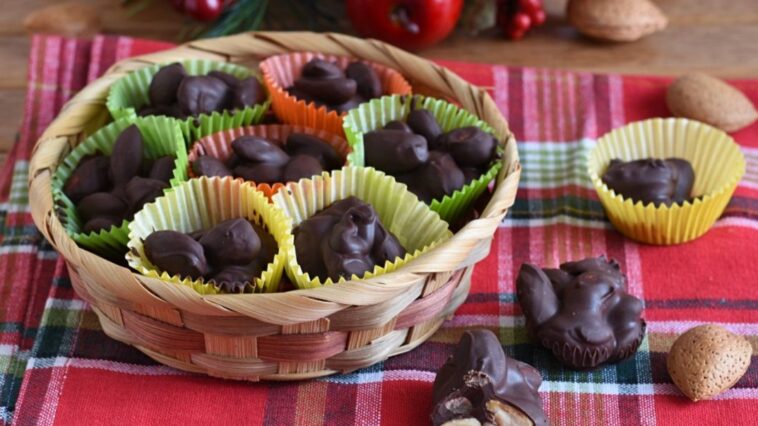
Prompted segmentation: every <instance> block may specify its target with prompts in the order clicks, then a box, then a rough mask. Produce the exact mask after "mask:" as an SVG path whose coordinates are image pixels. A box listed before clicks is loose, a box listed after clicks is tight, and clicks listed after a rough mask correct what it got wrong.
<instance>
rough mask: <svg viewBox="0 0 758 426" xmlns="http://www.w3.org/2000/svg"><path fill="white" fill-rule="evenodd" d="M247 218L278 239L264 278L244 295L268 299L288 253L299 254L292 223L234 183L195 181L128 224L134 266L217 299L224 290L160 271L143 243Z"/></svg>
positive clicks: (128, 257) (250, 189)
mask: <svg viewBox="0 0 758 426" xmlns="http://www.w3.org/2000/svg"><path fill="white" fill-rule="evenodd" d="M235 218H245V219H248V220H250V221H252V222H253V223H255V224H257V225H260V226H263V227H264V228H266V229H267V230H268V232H269V233H270V234H271V235H272V236H273V237H274V240H276V243H277V245H278V246H279V250H278V252H277V254H276V255H275V256H274V259H273V260H272V261H271V263H269V264H268V267H267V268H266V270H265V271H264V272H263V273H262V274H261V276H260V277H256V278H255V279H254V280H253V282H251V283H250V285H249V286H248V287H247V288H246V289H245V292H253V293H269V292H274V291H276V290H277V289H278V286H279V282H280V281H281V278H282V272H283V270H284V265H285V258H286V256H287V253H289V252H291V251H294V238H293V236H292V232H291V231H292V221H291V220H290V219H289V218H288V217H287V216H285V214H284V212H283V211H282V210H281V209H279V208H277V207H276V206H274V205H272V204H271V203H269V201H268V198H266V196H265V195H264V194H263V193H262V192H260V191H258V190H257V189H255V187H254V186H253V185H251V184H249V183H245V182H242V181H240V180H238V179H232V178H207V177H200V178H195V179H190V180H188V181H187V182H185V183H183V184H181V185H179V186H177V187H175V188H174V190H173V191H172V192H170V193H168V194H166V195H164V196H163V197H160V198H158V199H157V200H155V202H153V203H150V204H147V205H145V207H144V208H143V209H142V210H141V211H139V212H138V213H137V214H136V215H135V216H134V220H133V221H132V223H130V224H129V243H128V244H127V247H128V248H129V251H128V252H127V254H126V260H127V261H128V263H129V266H131V267H132V268H134V269H135V270H137V271H139V272H140V273H141V274H143V275H146V276H148V277H153V278H159V279H161V280H163V281H166V282H168V283H175V284H180V285H186V286H189V287H192V288H193V289H195V291H197V292H198V293H201V294H218V293H220V291H219V289H218V288H216V286H215V285H213V284H211V283H206V282H205V281H204V280H202V279H199V280H193V279H191V278H181V277H179V276H177V275H170V274H168V273H166V272H161V271H159V270H158V269H157V268H156V267H155V265H153V264H152V263H151V262H150V261H149V260H148V259H147V256H146V255H145V250H144V246H143V242H144V240H145V238H147V236H148V235H150V234H151V233H153V232H154V231H159V230H174V231H179V232H185V233H189V232H194V231H199V230H203V229H208V228H210V227H212V226H214V225H216V224H218V223H220V222H222V221H224V220H227V219H235Z"/></svg>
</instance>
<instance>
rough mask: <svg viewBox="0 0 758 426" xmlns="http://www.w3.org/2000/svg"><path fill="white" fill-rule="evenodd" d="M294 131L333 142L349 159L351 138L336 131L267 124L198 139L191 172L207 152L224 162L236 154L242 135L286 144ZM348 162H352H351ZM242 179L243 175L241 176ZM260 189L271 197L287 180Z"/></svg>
mask: <svg viewBox="0 0 758 426" xmlns="http://www.w3.org/2000/svg"><path fill="white" fill-rule="evenodd" d="M290 133H306V134H309V135H312V136H316V137H318V138H321V139H323V140H324V141H325V142H327V143H328V144H329V145H331V146H332V147H333V148H334V149H335V150H336V151H337V154H339V155H340V157H342V158H343V159H344V160H346V159H347V158H348V155H349V154H350V151H351V150H350V145H348V143H347V141H346V140H345V139H344V138H342V137H340V136H338V135H336V134H333V133H329V132H327V131H326V130H318V129H312V128H310V127H302V126H290V125H287V124H264V125H258V126H248V127H239V128H233V129H228V130H223V131H220V132H216V133H213V134H211V135H208V136H205V137H203V138H202V139H200V140H198V141H197V142H196V143H195V144H194V145H193V146H192V149H191V150H190V152H189V167H188V170H187V173H188V175H189V176H190V177H195V174H194V172H193V171H192V162H193V161H195V160H196V159H198V158H199V157H201V156H204V155H210V156H211V157H215V158H218V159H219V160H221V161H226V160H228V159H229V157H230V156H231V155H232V153H233V152H234V151H232V142H233V141H234V139H236V138H238V137H240V136H260V137H263V138H268V139H272V140H274V141H279V142H281V143H282V144H284V142H285V141H286V139H287V136H289V134H290ZM347 165H350V163H348V164H347ZM238 179H241V178H238ZM252 183H253V184H254V185H256V188H257V189H258V190H259V191H261V192H263V193H264V194H266V196H267V197H269V198H271V197H272V196H273V195H274V194H275V193H276V192H277V191H279V189H281V188H283V187H284V184H285V183H286V182H282V183H275V184H273V185H269V184H267V183H260V184H256V183H255V182H252Z"/></svg>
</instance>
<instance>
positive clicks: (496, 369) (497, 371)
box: [431, 330, 548, 426]
mask: <svg viewBox="0 0 758 426" xmlns="http://www.w3.org/2000/svg"><path fill="white" fill-rule="evenodd" d="M541 383H542V376H540V373H539V372H538V371H537V369H535V368H534V367H532V366H531V365H529V364H526V363H523V362H521V361H517V360H515V359H513V358H509V357H507V356H506V355H505V353H504V352H503V347H502V346H501V345H500V342H499V341H498V339H497V337H496V336H495V334H494V333H493V332H491V331H489V330H471V331H466V332H465V333H463V336H462V337H461V340H460V342H459V343H458V345H457V346H456V347H455V352H454V353H453V355H451V356H450V358H448V360H447V361H446V362H445V364H444V365H443V366H442V367H441V368H440V369H439V371H438V372H437V376H436V377H435V379H434V386H433V391H432V392H433V394H432V403H433V407H432V414H431V418H432V424H434V425H436V426H440V425H449V426H452V425H458V424H461V425H462V424H465V425H469V424H482V425H513V426H522V425H523V426H528V425H547V424H548V422H547V417H546V416H545V412H544V410H543V409H542V400H541V398H540V395H539V393H538V391H537V390H538V389H539V387H540V384H541Z"/></svg>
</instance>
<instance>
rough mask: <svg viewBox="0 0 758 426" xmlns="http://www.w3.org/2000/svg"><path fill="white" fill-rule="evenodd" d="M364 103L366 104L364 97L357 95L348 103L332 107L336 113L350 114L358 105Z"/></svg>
mask: <svg viewBox="0 0 758 426" xmlns="http://www.w3.org/2000/svg"><path fill="white" fill-rule="evenodd" d="M364 102H366V99H364V98H363V96H361V95H359V94H357V93H356V94H355V95H353V97H352V98H350V99H348V100H347V101H345V102H343V103H341V104H338V105H332V106H331V107H332V109H334V110H335V111H337V112H340V113H342V112H348V111H350V110H351V109H354V108H357V107H358V105H360V104H362V103H364Z"/></svg>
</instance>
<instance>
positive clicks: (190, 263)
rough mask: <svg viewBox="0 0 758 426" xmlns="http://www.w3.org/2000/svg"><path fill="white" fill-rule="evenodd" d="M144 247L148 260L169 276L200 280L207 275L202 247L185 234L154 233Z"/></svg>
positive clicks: (147, 239)
mask: <svg viewBox="0 0 758 426" xmlns="http://www.w3.org/2000/svg"><path fill="white" fill-rule="evenodd" d="M144 246H145V255H146V256H147V258H148V260H150V262H151V263H152V264H154V265H155V266H157V267H158V268H159V269H160V270H162V271H165V272H167V273H168V274H170V275H179V276H180V277H190V278H193V279H200V278H202V277H203V276H204V275H205V274H207V273H208V262H207V260H206V258H205V253H204V251H203V246H202V245H201V244H200V243H198V242H197V241H195V240H194V239H192V237H190V236H189V235H187V234H183V233H181V232H177V231H155V232H153V233H152V234H150V235H149V236H148V237H147V238H146V239H145V245H144Z"/></svg>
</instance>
